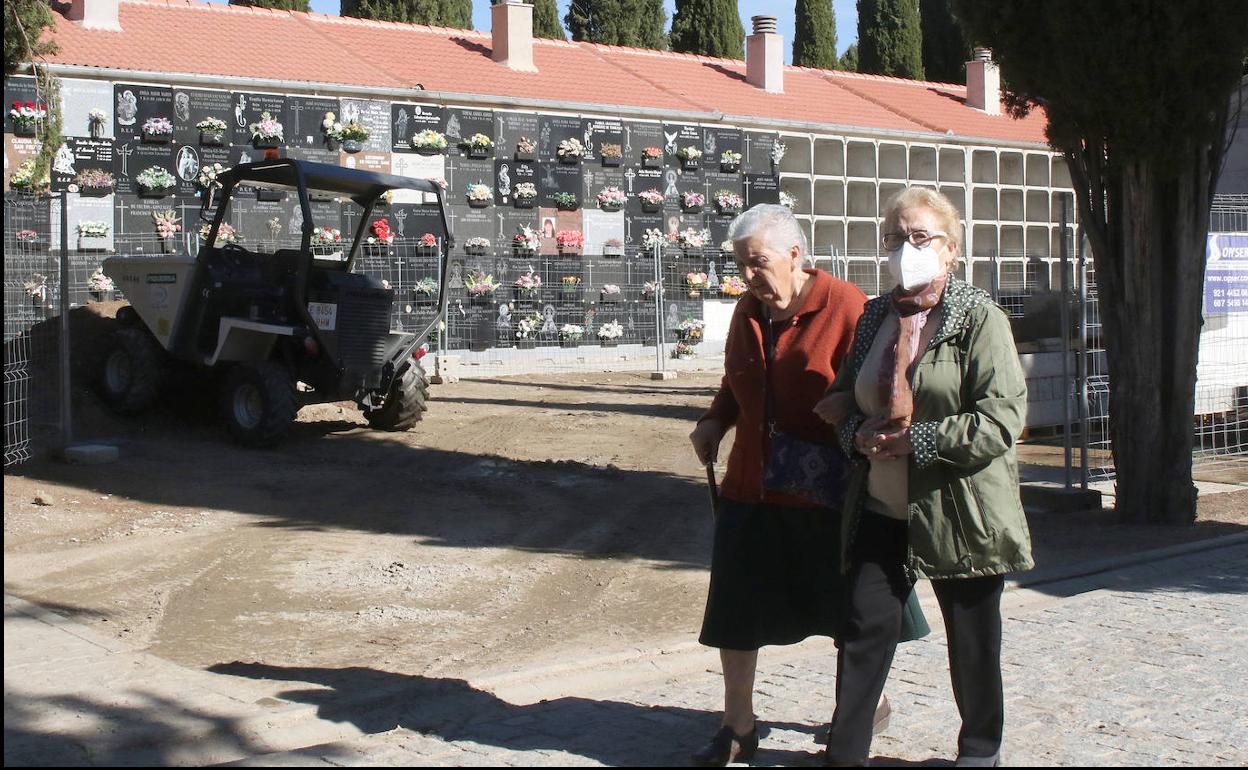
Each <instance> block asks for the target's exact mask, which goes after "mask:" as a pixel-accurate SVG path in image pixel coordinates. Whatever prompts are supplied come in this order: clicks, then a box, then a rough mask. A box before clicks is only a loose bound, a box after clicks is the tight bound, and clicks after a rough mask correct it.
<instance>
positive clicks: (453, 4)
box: [341, 0, 472, 29]
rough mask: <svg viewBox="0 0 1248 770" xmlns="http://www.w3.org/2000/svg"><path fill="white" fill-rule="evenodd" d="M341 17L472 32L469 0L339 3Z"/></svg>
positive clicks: (470, 2)
mask: <svg viewBox="0 0 1248 770" xmlns="http://www.w3.org/2000/svg"><path fill="white" fill-rule="evenodd" d="M341 12H342V15H343V16H354V17H356V18H360V19H377V20H378V21H399V22H406V23H408V24H429V25H431V26H434V27H451V28H454V29H472V0H342V11H341Z"/></svg>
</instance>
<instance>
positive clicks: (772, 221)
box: [728, 203, 810, 258]
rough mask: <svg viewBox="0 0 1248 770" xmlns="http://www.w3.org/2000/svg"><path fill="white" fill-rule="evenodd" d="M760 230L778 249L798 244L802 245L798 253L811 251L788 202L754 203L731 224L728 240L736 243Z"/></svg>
mask: <svg viewBox="0 0 1248 770" xmlns="http://www.w3.org/2000/svg"><path fill="white" fill-rule="evenodd" d="M760 234H761V235H762V236H763V239H764V240H765V241H766V243H767V247H768V248H770V249H773V250H775V251H779V252H782V253H784V252H787V251H788V250H789V249H791V248H793V247H794V246H796V247H797V248H798V249H799V254H798V256H800V257H803V258H804V257H805V256H806V254H807V252H809V251H810V247H809V246H808V245H807V243H806V233H804V232H802V225H801V223H800V222H798V221H797V217H795V216H793V212H792V211H789V209H788V207H786V206H779V205H777V204H775V203H760V204H758V205H757V206H751V207H750V208H749V209H748V210H747V211H745V212H743V213H742V214H741V216H739V217H737V218H736V219H734V220H732V224H731V225H729V226H728V240H730V241H732V242H733V243H736V242H737V241H743V240H746V239H747V238H753V237H754V236H756V235H760Z"/></svg>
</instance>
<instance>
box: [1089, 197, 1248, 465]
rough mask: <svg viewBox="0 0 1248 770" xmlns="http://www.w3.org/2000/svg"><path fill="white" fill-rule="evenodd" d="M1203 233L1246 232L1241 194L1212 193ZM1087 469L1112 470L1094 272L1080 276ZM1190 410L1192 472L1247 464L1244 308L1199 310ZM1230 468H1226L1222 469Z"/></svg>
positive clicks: (1247, 321) (1247, 206) (1246, 202)
mask: <svg viewBox="0 0 1248 770" xmlns="http://www.w3.org/2000/svg"><path fill="white" fill-rule="evenodd" d="M1209 229H1210V232H1211V233H1231V232H1235V233H1245V232H1248V195H1225V196H1217V197H1216V198H1215V199H1214V203H1213V206H1212V208H1211V212H1210V222H1209ZM1086 292H1087V305H1086V313H1085V323H1086V324H1087V339H1088V349H1087V352H1086V355H1085V360H1086V367H1087V372H1088V377H1087V391H1086V398H1087V405H1088V406H1087V427H1086V429H1085V430H1086V434H1087V437H1088V449H1089V452H1088V455H1089V457H1088V459H1089V463H1088V465H1089V467H1088V476H1089V479H1090V480H1093V481H1103V480H1109V479H1113V478H1114V477H1115V472H1114V461H1113V453H1112V440H1111V434H1110V427H1109V390H1110V388H1109V368H1108V363H1107V361H1106V357H1105V349H1104V346H1103V344H1102V342H1101V340H1102V334H1101V332H1102V329H1101V319H1100V313H1099V303H1098V295H1097V290H1096V276H1095V273H1094V272H1093V271H1092V270H1091V268H1089V269H1088V271H1087V279H1086ZM1194 411H1195V414H1194V415H1193V422H1192V427H1193V432H1194V438H1195V444H1194V446H1193V450H1192V461H1193V464H1194V466H1195V468H1194V473H1195V474H1196V476H1197V478H1206V479H1209V480H1218V479H1227V478H1242V473H1243V472H1248V313H1243V312H1238V313H1236V312H1228V313H1217V312H1209V311H1208V310H1207V309H1206V312H1205V313H1204V326H1203V328H1202V329H1201V335H1200V349H1199V355H1198V358H1197V365H1196V405H1195V410H1194ZM1228 470H1229V471H1231V472H1232V473H1234V476H1231V475H1228V474H1227V473H1226V471H1228Z"/></svg>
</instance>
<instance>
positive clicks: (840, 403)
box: [813, 391, 856, 425]
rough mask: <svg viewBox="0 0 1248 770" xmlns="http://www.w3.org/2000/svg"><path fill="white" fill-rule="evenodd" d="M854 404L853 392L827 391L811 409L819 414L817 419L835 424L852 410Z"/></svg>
mask: <svg viewBox="0 0 1248 770" xmlns="http://www.w3.org/2000/svg"><path fill="white" fill-rule="evenodd" d="M855 405H856V404H855V401H854V394H853V393H850V392H848V391H846V392H844V393H829V394H828V395H826V396H824V397H823V398H821V399H819V403H817V404H815V408H814V410H813V411H814V413H815V414H817V415H819V419H821V420H823V421H824V422H826V423H828V424H829V425H836V424H837V423H839V422H840V421H841V420H844V419H845V418H846V417H848V416H849V415H850V413H851V412H853V411H854V406H855Z"/></svg>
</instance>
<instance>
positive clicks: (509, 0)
mask: <svg viewBox="0 0 1248 770" xmlns="http://www.w3.org/2000/svg"><path fill="white" fill-rule="evenodd" d="M490 24H491V32H492V34H493V36H494V53H493V55H492V58H493V59H494V61H496V62H498V63H499V64H503V65H505V66H507V67H508V68H510V69H513V70H517V71H519V72H537V67H536V66H534V64H533V6H531V5H529V4H528V3H525V2H521V1H520V0H496V2H495V3H494V5H493V7H491V8H490Z"/></svg>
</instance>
